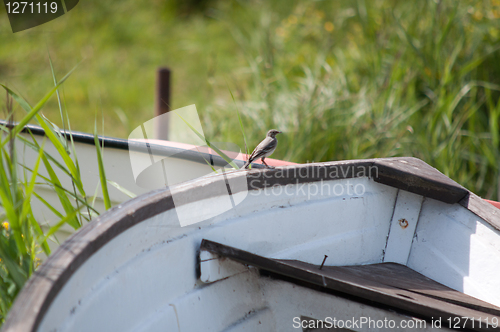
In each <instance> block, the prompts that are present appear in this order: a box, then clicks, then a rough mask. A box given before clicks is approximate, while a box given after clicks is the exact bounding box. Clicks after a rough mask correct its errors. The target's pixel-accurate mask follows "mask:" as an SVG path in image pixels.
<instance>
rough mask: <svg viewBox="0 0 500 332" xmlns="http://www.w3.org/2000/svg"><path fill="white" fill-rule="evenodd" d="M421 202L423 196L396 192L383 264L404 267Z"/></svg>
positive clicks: (400, 191) (402, 191)
mask: <svg viewBox="0 0 500 332" xmlns="http://www.w3.org/2000/svg"><path fill="white" fill-rule="evenodd" d="M422 200H423V196H420V195H416V194H412V193H410V192H407V191H404V190H399V191H398V196H397V198H396V205H395V207H394V214H393V215H392V220H391V228H390V230H389V237H388V238H387V246H386V248H385V254H384V262H394V263H399V264H403V265H406V262H407V261H408V256H409V255H410V248H411V243H412V240H413V235H414V234H415V229H416V228H417V223H418V216H419V214H420V208H421V207H422Z"/></svg>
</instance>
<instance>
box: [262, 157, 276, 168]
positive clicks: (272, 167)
mask: <svg viewBox="0 0 500 332" xmlns="http://www.w3.org/2000/svg"><path fill="white" fill-rule="evenodd" d="M264 159H266V158H265V157H264V158H262V159H261V160H262V163H263V164H264V165H266V167H267V168H274V167H273V166H269V165H268V164H266V162H265V161H264Z"/></svg>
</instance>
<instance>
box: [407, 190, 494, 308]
mask: <svg viewBox="0 0 500 332" xmlns="http://www.w3.org/2000/svg"><path fill="white" fill-rule="evenodd" d="M408 267H410V268H412V269H414V270H415V271H417V272H420V273H422V274H423V275H425V276H427V277H429V278H432V279H434V280H436V281H438V282H440V283H442V284H444V285H446V286H449V287H451V288H453V289H455V290H458V291H460V292H463V293H465V294H467V295H471V296H474V297H476V298H479V299H481V300H483V301H486V302H489V303H492V304H495V305H497V306H500V278H499V277H498V275H499V269H500V234H499V231H498V230H495V229H493V228H492V227H491V226H490V225H489V224H488V223H487V222H485V221H484V220H483V219H481V218H480V217H478V216H476V215H475V214H473V213H472V212H470V211H469V210H467V209H464V208H463V207H462V206H460V205H458V204H453V205H451V204H444V203H441V202H439V201H436V200H433V199H429V198H426V199H425V201H424V203H423V205H422V212H421V213H420V219H419V222H418V226H417V230H416V235H415V239H414V241H413V244H412V248H411V252H410V257H409V259H408Z"/></svg>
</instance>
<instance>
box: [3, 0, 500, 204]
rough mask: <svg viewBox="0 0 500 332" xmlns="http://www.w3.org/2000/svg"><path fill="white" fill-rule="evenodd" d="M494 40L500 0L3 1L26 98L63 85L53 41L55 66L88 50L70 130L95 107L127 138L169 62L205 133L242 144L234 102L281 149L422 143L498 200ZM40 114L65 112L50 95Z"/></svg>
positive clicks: (323, 157) (358, 149)
mask: <svg viewBox="0 0 500 332" xmlns="http://www.w3.org/2000/svg"><path fill="white" fill-rule="evenodd" d="M499 48H500V0H488V1H486V0H485V1H472V0H461V1H456V0H441V1H439V0H421V1H395V0H370V1H368V0H358V1H347V0H346V1H326V0H325V1H290V0H282V1H278V0H276V1H264V0H261V1H256V0H253V1H250V0H249V1H243V0H240V1H229V0H227V1H223V0H220V1H216V0H212V1H203V2H202V5H197V4H196V1H190V2H188V3H187V4H186V3H185V2H181V1H177V2H175V1H159V0H151V1H148V2H138V1H133V0H120V1H117V0H109V1H98V0H81V1H80V3H79V4H78V5H77V7H75V8H74V9H73V10H72V11H70V12H69V13H68V14H66V15H64V16H63V17H61V18H58V19H56V20H54V21H52V22H49V23H47V24H44V25H42V26H39V27H36V28H33V29H30V30H27V31H24V32H19V33H16V34H12V32H11V30H10V26H9V24H8V20H7V16H6V13H5V8H3V7H2V6H0V82H2V83H4V84H7V85H8V86H9V87H11V88H13V89H15V90H16V91H18V92H20V93H21V94H22V95H23V96H24V97H25V98H26V99H28V100H29V101H30V102H32V103H34V102H35V101H37V100H39V99H40V98H41V97H42V96H43V95H44V94H45V93H46V91H47V90H48V89H49V88H50V87H51V86H53V80H52V75H51V71H50V66H49V62H48V61H49V60H48V55H47V51H49V52H50V54H51V56H52V59H53V62H54V66H55V68H56V74H57V75H58V77H59V78H61V77H62V75H63V74H64V73H66V72H68V71H69V70H70V69H71V68H73V66H74V65H75V64H76V63H78V62H79V61H81V60H82V59H85V60H84V62H83V63H82V64H81V65H80V66H79V68H78V69H77V70H76V72H75V73H74V74H73V75H72V77H71V78H70V79H69V80H68V81H67V82H66V83H65V84H64V88H63V91H62V94H63V97H64V99H65V102H66V105H67V110H68V113H69V117H70V121H71V124H72V128H73V129H75V130H80V131H87V132H93V129H94V127H93V126H94V119H95V116H96V114H97V115H98V117H100V116H101V115H102V116H103V117H104V132H102V133H101V134H105V135H109V136H117V137H123V138H126V137H127V136H128V134H129V133H130V131H131V130H132V129H134V128H135V127H136V126H138V125H140V124H141V123H142V122H144V121H147V120H149V119H151V118H152V117H153V110H154V79H155V70H156V68H157V67H159V66H168V67H170V68H171V69H172V70H173V91H172V107H173V108H180V107H183V106H186V105H190V104H196V105H197V108H198V110H199V112H200V114H201V115H202V118H203V125H204V131H205V133H206V134H207V136H208V138H209V139H210V140H211V141H229V142H234V143H236V144H238V145H239V146H240V147H241V148H242V149H244V142H243V135H242V133H241V129H240V126H239V122H238V116H237V113H236V109H238V110H239V111H240V112H241V116H242V121H243V124H244V127H245V134H246V136H247V138H248V140H249V146H250V147H249V148H250V149H252V148H253V147H254V146H255V145H256V144H257V143H258V142H259V141H260V140H261V139H262V138H263V137H264V135H265V132H266V131H267V130H268V129H270V128H277V129H280V130H282V131H284V134H283V135H281V137H280V144H279V147H278V149H277V150H276V152H275V154H274V155H273V157H275V158H281V159H286V160H290V161H294V162H311V161H327V160H340V159H354V158H372V157H394V156H415V157H418V158H421V159H423V160H424V161H426V162H427V163H429V164H431V165H432V166H434V167H436V168H438V169H439V170H440V171H442V172H443V173H445V174H446V175H448V176H450V177H451V178H452V179H454V180H456V181H457V182H459V183H460V184H462V185H464V186H465V187H467V188H469V189H471V190H473V191H475V192H476V193H478V194H480V195H482V196H483V197H486V198H492V199H497V197H498V175H499V174H498V173H499V172H498V170H499V167H498V161H499V140H500V138H499V116H500V92H499V91H500V51H499ZM230 91H231V92H232V93H233V94H234V97H235V101H233V99H232V98H231V93H230ZM1 98H3V99H1ZM4 102H5V97H4V96H0V104H1V105H3V104H4ZM17 111H18V112H19V115H17V117H18V118H20V117H21V115H22V114H21V113H22V112H23V111H22V110H21V109H20V107H17ZM43 113H44V114H45V115H46V116H48V117H49V118H50V119H51V120H52V121H54V122H56V123H58V119H59V110H58V106H57V100H56V99H55V98H53V99H52V100H51V101H50V102H49V103H48V104H47V105H46V107H45V108H44V110H43Z"/></svg>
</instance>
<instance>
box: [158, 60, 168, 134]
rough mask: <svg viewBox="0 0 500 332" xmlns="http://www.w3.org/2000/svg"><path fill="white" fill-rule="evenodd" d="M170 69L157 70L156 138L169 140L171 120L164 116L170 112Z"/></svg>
mask: <svg viewBox="0 0 500 332" xmlns="http://www.w3.org/2000/svg"><path fill="white" fill-rule="evenodd" d="M170 105H171V102H170V69H168V68H164V67H162V68H158V70H157V71H156V88H155V118H156V117H158V118H157V119H156V121H155V135H154V136H155V138H157V139H163V140H168V128H169V121H168V116H162V117H159V116H161V115H163V114H166V113H168V112H169V111H170V110H171V109H170Z"/></svg>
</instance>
